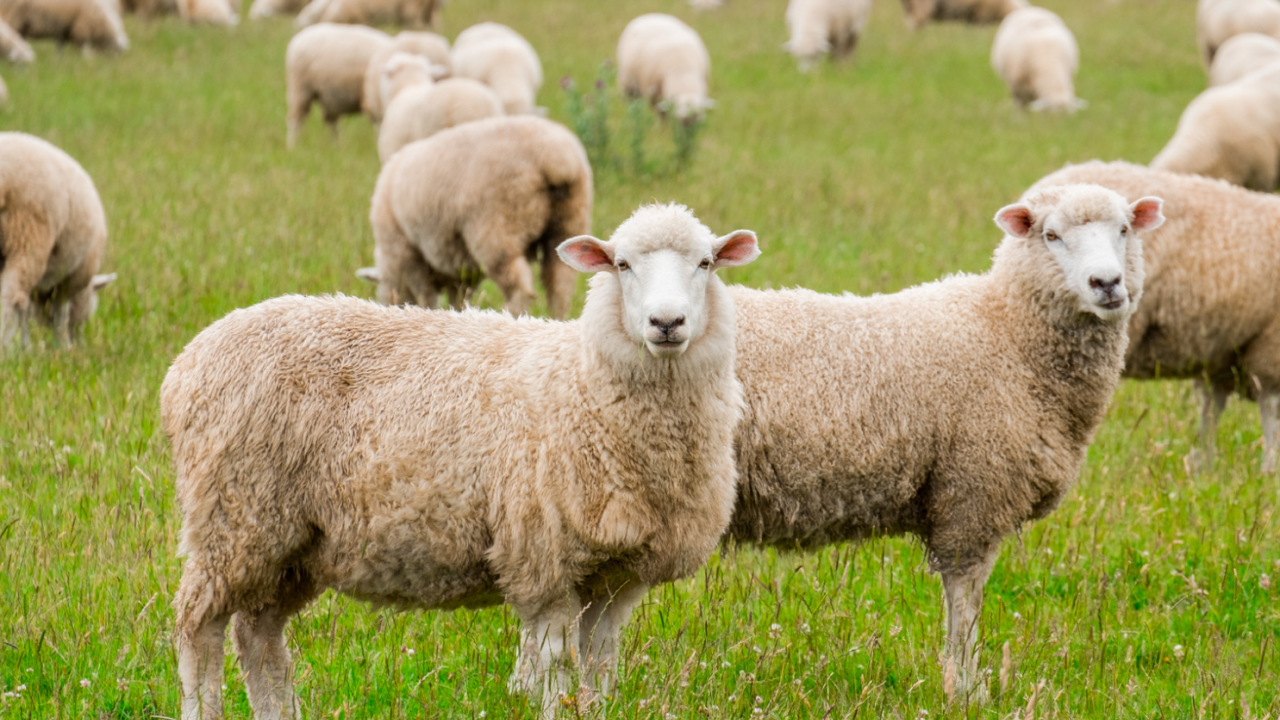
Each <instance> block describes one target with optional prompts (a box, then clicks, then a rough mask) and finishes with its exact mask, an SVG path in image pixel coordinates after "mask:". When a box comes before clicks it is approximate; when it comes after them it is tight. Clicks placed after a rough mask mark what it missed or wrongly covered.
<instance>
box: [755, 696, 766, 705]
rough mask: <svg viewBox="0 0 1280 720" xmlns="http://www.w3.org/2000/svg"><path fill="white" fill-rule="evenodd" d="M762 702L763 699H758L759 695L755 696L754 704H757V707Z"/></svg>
mask: <svg viewBox="0 0 1280 720" xmlns="http://www.w3.org/2000/svg"><path fill="white" fill-rule="evenodd" d="M762 702H764V698H762V697H760V696H759V695H757V696H756V704H757V705H759V704H760V703H762Z"/></svg>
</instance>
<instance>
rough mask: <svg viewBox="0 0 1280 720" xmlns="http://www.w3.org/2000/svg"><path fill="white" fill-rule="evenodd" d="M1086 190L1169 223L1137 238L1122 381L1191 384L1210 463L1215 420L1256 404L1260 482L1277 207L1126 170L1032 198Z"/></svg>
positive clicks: (1266, 467)
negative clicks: (1087, 186) (1158, 213)
mask: <svg viewBox="0 0 1280 720" xmlns="http://www.w3.org/2000/svg"><path fill="white" fill-rule="evenodd" d="M1224 48H1225V46H1224ZM1080 182H1089V183H1097V184H1099V185H1102V186H1104V187H1107V188H1110V189H1112V190H1115V191H1116V192H1119V193H1122V194H1125V195H1127V196H1129V197H1136V196H1140V195H1148V194H1155V195H1159V196H1160V197H1162V198H1164V201H1165V213H1166V214H1167V215H1168V217H1169V222H1167V223H1165V224H1164V226H1163V227H1161V228H1160V229H1159V230H1157V231H1155V232H1152V233H1149V234H1147V235H1146V236H1144V237H1143V264H1144V265H1145V266H1146V282H1145V288H1146V289H1145V290H1144V291H1143V295H1142V303H1141V304H1140V305H1139V306H1138V309H1137V311H1136V312H1135V313H1134V315H1133V317H1132V318H1130V320H1129V349H1128V350H1127V352H1126V353H1125V370H1124V374H1125V377H1131V378H1139V379H1154V378H1192V379H1194V380H1195V383H1196V389H1197V391H1198V392H1199V394H1200V397H1201V399H1202V401H1203V414H1202V421H1201V423H1200V440H1201V449H1200V450H1199V451H1196V452H1193V454H1192V455H1191V457H1190V458H1188V460H1189V463H1188V464H1189V465H1190V466H1191V469H1193V470H1200V469H1204V468H1205V467H1207V466H1208V465H1211V464H1212V462H1213V455H1214V452H1213V449H1214V444H1215V438H1216V435H1217V420H1218V414H1219V413H1221V412H1222V408H1223V405H1224V404H1225V403H1226V400H1227V397H1228V396H1229V395H1230V394H1231V393H1232V392H1237V393H1240V395H1241V396H1242V397H1245V398H1248V399H1254V400H1257V401H1258V410H1259V412H1260V414H1261V416H1262V438H1263V463H1262V470H1263V472H1265V473H1274V472H1275V471H1276V455H1277V451H1278V448H1280V284H1278V283H1277V282H1276V279H1277V278H1280V198H1277V197H1275V196H1274V195H1266V194H1262V193H1255V192H1250V191H1248V190H1244V189H1241V188H1238V187H1235V186H1233V185H1229V184H1227V183H1225V182H1222V181H1220V180H1210V179H1206V178H1202V177H1195V176H1192V175H1177V174H1173V173H1167V172H1161V171H1158V170H1152V169H1149V168H1145V167H1142V166H1140V165H1131V164H1129V163H1123V162H1114V163H1102V162H1096V161H1095V162H1090V163H1085V164H1083V165H1068V166H1067V167H1065V168H1063V169H1062V170H1059V171H1057V172H1055V173H1052V174H1050V175H1048V176H1047V177H1045V178H1043V179H1041V180H1040V181H1039V182H1037V183H1036V184H1035V185H1034V186H1032V188H1031V189H1030V190H1029V191H1028V192H1036V191H1038V190H1040V189H1043V188H1047V187H1053V186H1056V185H1062V184H1067V183H1080Z"/></svg>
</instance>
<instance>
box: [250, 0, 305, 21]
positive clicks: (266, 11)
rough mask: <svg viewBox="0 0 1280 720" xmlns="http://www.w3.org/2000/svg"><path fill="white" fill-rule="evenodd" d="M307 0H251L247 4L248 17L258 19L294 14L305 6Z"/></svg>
mask: <svg viewBox="0 0 1280 720" xmlns="http://www.w3.org/2000/svg"><path fill="white" fill-rule="evenodd" d="M307 1H308V0H253V4H252V5H250V6H249V18H250V19H253V20H260V19H262V18H267V17H274V16H276V15H296V14H298V13H300V12H302V10H303V8H305V7H306V6H307Z"/></svg>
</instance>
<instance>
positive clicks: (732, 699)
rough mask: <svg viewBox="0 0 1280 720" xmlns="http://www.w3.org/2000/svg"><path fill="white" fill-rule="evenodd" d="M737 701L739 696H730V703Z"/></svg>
mask: <svg viewBox="0 0 1280 720" xmlns="http://www.w3.org/2000/svg"><path fill="white" fill-rule="evenodd" d="M737 699H738V696H737V695H730V696H729V702H733V701H734V700H737Z"/></svg>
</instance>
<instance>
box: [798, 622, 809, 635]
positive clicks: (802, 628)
mask: <svg viewBox="0 0 1280 720" xmlns="http://www.w3.org/2000/svg"><path fill="white" fill-rule="evenodd" d="M800 632H802V633H804V634H805V635H808V634H809V633H810V632H811V630H810V628H809V623H803V624H802V625H800Z"/></svg>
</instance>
